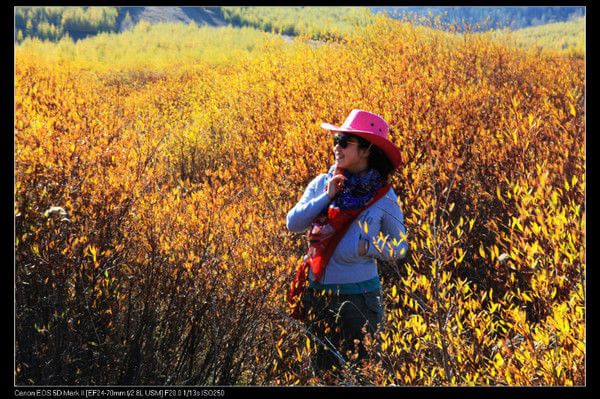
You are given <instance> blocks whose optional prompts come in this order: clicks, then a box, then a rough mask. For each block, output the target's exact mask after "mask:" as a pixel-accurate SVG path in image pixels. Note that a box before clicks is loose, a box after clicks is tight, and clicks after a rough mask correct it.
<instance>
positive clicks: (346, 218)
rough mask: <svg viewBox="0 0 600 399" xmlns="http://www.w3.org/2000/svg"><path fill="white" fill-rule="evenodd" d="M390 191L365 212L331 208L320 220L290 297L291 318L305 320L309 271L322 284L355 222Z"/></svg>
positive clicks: (375, 197) (380, 193)
mask: <svg viewBox="0 0 600 399" xmlns="http://www.w3.org/2000/svg"><path fill="white" fill-rule="evenodd" d="M390 187H391V185H390V184H386V185H384V186H383V187H381V188H380V189H379V190H377V191H376V192H375V194H374V195H373V198H371V199H370V200H369V201H367V202H366V203H365V204H364V205H363V207H362V208H359V209H346V210H341V209H339V208H334V207H329V208H328V209H327V215H322V216H319V217H317V219H316V220H315V222H314V223H313V225H312V227H311V229H310V230H309V231H308V233H307V240H308V252H307V254H306V256H305V258H304V259H305V260H304V261H302V262H301V263H300V264H299V265H298V269H297V270H296V277H295V278H294V281H293V282H292V284H291V287H290V289H289V291H288V295H287V300H288V303H289V304H290V306H291V316H292V317H293V318H294V319H297V320H302V312H301V305H302V304H301V299H302V293H303V292H304V289H305V288H306V283H307V280H308V268H309V267H310V269H311V270H312V272H313V274H314V275H315V282H319V281H320V280H321V278H322V277H323V274H324V273H325V267H326V266H327V264H328V263H329V259H330V258H331V255H333V252H334V251H335V248H336V247H337V245H338V243H339V242H340V240H341V239H342V237H344V234H346V231H347V230H348V228H349V227H350V225H351V224H352V222H353V221H354V219H355V218H356V217H357V216H358V215H359V214H360V213H361V212H362V211H364V210H365V209H367V208H368V207H369V206H371V205H372V204H373V203H375V202H376V201H377V200H379V199H380V198H381V197H383V196H384V195H385V194H386V193H387V192H388V190H389V189H390Z"/></svg>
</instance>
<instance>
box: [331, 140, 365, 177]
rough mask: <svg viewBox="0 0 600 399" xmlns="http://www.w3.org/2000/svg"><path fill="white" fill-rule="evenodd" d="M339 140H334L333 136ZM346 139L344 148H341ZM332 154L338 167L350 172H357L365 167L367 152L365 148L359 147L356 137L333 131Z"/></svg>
mask: <svg viewBox="0 0 600 399" xmlns="http://www.w3.org/2000/svg"><path fill="white" fill-rule="evenodd" d="M336 136H337V137H338V138H339V140H336V139H335V137H336ZM344 141H346V142H347V143H346V144H347V145H346V148H343V144H344ZM333 154H334V155H335V161H336V163H337V165H338V167H340V168H342V169H345V170H347V171H349V172H350V173H358V172H362V171H363V170H365V169H367V167H368V165H369V164H368V161H367V159H368V157H369V152H368V150H366V149H361V148H360V147H359V145H358V139H357V138H356V137H352V136H351V135H345V134H344V133H335V136H334V146H333Z"/></svg>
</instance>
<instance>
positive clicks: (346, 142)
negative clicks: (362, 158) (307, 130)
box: [333, 134, 358, 148]
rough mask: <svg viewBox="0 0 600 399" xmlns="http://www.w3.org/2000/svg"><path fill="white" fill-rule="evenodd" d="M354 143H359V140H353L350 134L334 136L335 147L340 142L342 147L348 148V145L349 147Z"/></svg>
mask: <svg viewBox="0 0 600 399" xmlns="http://www.w3.org/2000/svg"><path fill="white" fill-rule="evenodd" d="M352 143H358V141H356V140H352V137H350V136H340V135H337V134H336V135H335V136H333V146H334V147H335V146H336V145H338V144H339V145H340V147H342V148H346V147H348V145H349V144H352Z"/></svg>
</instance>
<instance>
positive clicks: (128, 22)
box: [118, 7, 227, 32]
mask: <svg viewBox="0 0 600 399" xmlns="http://www.w3.org/2000/svg"><path fill="white" fill-rule="evenodd" d="M119 9H120V10H119V16H120V18H121V19H120V21H119V24H118V31H119V32H122V31H124V30H127V29H130V28H131V27H133V26H134V25H136V24H137V23H138V22H140V21H146V22H149V23H151V24H155V23H160V22H181V23H185V24H189V23H191V22H194V23H195V24H196V25H198V26H203V25H209V26H224V25H227V22H226V21H225V20H224V19H223V15H222V13H221V11H220V7H119ZM127 14H129V16H130V19H128V18H127V17H126V16H127Z"/></svg>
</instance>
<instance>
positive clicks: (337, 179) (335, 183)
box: [327, 174, 346, 199]
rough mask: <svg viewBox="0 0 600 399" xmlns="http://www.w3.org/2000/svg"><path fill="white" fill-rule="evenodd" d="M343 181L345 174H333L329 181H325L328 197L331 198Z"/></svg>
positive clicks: (342, 184) (341, 186)
mask: <svg viewBox="0 0 600 399" xmlns="http://www.w3.org/2000/svg"><path fill="white" fill-rule="evenodd" d="M344 181H346V176H344V175H342V174H339V175H335V176H333V177H332V178H331V180H329V183H327V196H328V197H329V199H333V198H334V197H335V196H336V194H337V193H338V192H339V191H340V190H341V189H342V188H343V187H344Z"/></svg>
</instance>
